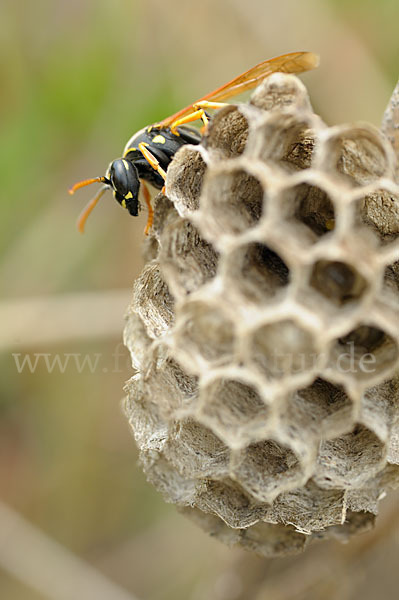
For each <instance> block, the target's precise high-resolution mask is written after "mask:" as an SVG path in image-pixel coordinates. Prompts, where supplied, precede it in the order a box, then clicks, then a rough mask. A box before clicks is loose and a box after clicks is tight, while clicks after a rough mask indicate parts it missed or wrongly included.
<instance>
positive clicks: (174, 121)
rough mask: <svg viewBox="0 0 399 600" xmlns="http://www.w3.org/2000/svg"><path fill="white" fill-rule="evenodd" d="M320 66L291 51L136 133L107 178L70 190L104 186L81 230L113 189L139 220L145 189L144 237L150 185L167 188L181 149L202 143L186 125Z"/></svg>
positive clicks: (81, 183) (82, 219) (86, 211)
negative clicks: (264, 85)
mask: <svg viewBox="0 0 399 600" xmlns="http://www.w3.org/2000/svg"><path fill="white" fill-rule="evenodd" d="M318 62H319V61H318V57H317V56H316V55H315V54H313V53H312V52H291V53H289V54H283V55H282V56H277V57H275V58H271V59H269V60H265V61H263V62H261V63H259V64H258V65H255V66H254V67H252V68H251V69H249V70H248V71H245V73H242V74H241V75H238V77H235V78H234V79H232V80H231V81H229V82H228V83H226V84H224V85H222V86H221V87H219V88H217V89H216V90H214V91H213V92H210V93H209V94H206V95H205V96H203V97H202V98H200V99H199V100H197V101H196V102H194V103H193V104H189V105H188V106H186V107H185V108H183V109H182V110H179V111H178V112H177V113H175V114H174V115H171V116H170V117H167V118H166V119H164V120H163V121H161V122H160V123H156V124H154V125H150V126H149V127H145V128H144V129H141V130H140V131H139V132H138V133H135V134H134V135H133V136H132V137H131V138H130V140H129V141H128V143H127V144H126V146H125V149H124V151H123V156H122V158H117V159H116V160H113V161H112V162H111V164H110V165H109V167H108V170H107V172H106V175H104V176H102V177H94V178H92V179H85V180H84V181H79V182H78V183H75V185H74V186H73V187H72V188H71V189H70V190H69V192H70V193H71V194H73V193H74V192H75V191H76V190H78V189H80V188H82V187H84V186H86V185H90V184H91V183H95V182H99V183H103V184H104V185H103V186H102V187H101V189H100V191H99V192H98V193H97V194H96V195H95V196H94V198H93V199H92V200H91V201H90V202H89V204H88V205H87V206H86V208H85V209H84V210H83V212H82V213H81V215H80V217H79V220H78V229H79V231H81V232H83V230H84V226H85V223H86V220H87V217H88V216H89V214H90V213H91V211H92V210H93V208H94V207H95V206H96V204H97V202H98V201H99V199H100V198H101V196H102V195H103V194H104V192H105V191H106V190H107V189H108V188H111V189H112V190H113V193H114V197H115V199H116V200H117V201H118V202H119V204H121V205H122V206H123V207H124V208H126V209H127V210H128V211H129V213H130V214H131V215H132V216H134V217H136V216H137V215H138V211H139V192H140V187H142V188H143V195H144V200H145V202H146V204H147V207H148V219H147V225H146V228H145V231H144V233H145V234H148V232H149V230H150V228H151V225H152V221H153V214H154V213H153V209H152V206H151V198H150V193H149V191H148V188H147V186H146V182H148V183H150V184H152V185H153V186H154V187H155V188H157V189H162V188H163V187H164V185H165V180H166V171H167V169H168V167H169V164H170V163H171V161H172V159H173V157H174V155H175V154H176V152H177V151H178V150H179V148H181V147H182V146H184V145H185V144H199V143H200V141H201V132H200V131H199V130H197V129H194V128H191V127H187V123H192V122H193V121H197V120H202V121H203V123H204V126H205V127H206V126H207V124H208V122H209V115H208V113H207V112H206V110H207V109H216V110H217V109H219V108H222V107H223V106H225V105H226V103H224V102H222V100H227V99H228V98H232V97H233V96H236V95H238V94H241V93H242V92H245V91H246V90H250V89H252V88H254V87H255V86H256V85H257V84H259V83H260V82H261V81H263V79H265V78H266V77H268V76H269V75H271V74H272V73H276V72H277V71H279V72H282V73H302V72H303V71H308V70H310V69H313V68H315V67H317V65H318Z"/></svg>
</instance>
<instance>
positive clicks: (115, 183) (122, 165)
mask: <svg viewBox="0 0 399 600" xmlns="http://www.w3.org/2000/svg"><path fill="white" fill-rule="evenodd" d="M109 179H110V181H111V185H112V187H113V189H114V195H115V198H116V200H117V201H118V202H119V204H121V205H122V206H123V207H124V208H127V209H128V211H129V213H130V214H131V215H132V216H133V217H137V215H138V196H139V190H140V181H139V174H138V171H137V169H136V167H135V166H134V165H133V163H132V162H131V161H130V160H127V159H125V158H118V159H116V160H114V161H113V162H112V163H111V166H110V168H109Z"/></svg>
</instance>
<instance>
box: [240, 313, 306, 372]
mask: <svg viewBox="0 0 399 600" xmlns="http://www.w3.org/2000/svg"><path fill="white" fill-rule="evenodd" d="M246 360H247V361H248V363H249V364H254V366H256V367H257V369H258V370H259V371H260V372H261V373H262V374H263V375H266V377H268V378H270V379H283V378H288V377H293V376H295V375H301V374H303V373H304V372H306V371H309V370H312V369H314V368H315V366H316V365H317V362H318V352H317V348H316V344H315V340H314V338H313V335H312V333H311V332H310V331H308V330H307V329H305V328H304V327H303V326H302V325H299V324H298V323H296V322H295V321H294V320H293V319H283V320H279V321H276V322H275V323H268V324H265V325H262V326H261V327H259V328H258V329H256V330H255V331H254V332H253V334H252V337H251V339H250V342H249V351H248V356H247V357H246Z"/></svg>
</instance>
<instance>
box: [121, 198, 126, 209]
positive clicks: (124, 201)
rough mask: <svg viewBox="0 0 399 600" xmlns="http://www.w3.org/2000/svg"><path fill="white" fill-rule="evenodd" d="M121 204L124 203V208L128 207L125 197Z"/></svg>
mask: <svg viewBox="0 0 399 600" xmlns="http://www.w3.org/2000/svg"><path fill="white" fill-rule="evenodd" d="M121 204H122V206H123V208H126V200H125V199H123V200H122V202H121Z"/></svg>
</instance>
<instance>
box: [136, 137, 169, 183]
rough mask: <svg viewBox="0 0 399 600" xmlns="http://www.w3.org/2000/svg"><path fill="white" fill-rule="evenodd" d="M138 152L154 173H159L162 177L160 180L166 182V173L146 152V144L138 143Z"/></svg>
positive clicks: (148, 152) (153, 157)
mask: <svg viewBox="0 0 399 600" xmlns="http://www.w3.org/2000/svg"><path fill="white" fill-rule="evenodd" d="M139 150H140V152H141V154H142V155H143V156H144V158H145V159H146V161H147V162H148V164H149V165H150V166H151V167H152V168H153V169H154V171H156V172H157V173H159V174H160V176H161V177H162V179H163V180H164V181H165V180H166V171H164V170H163V168H162V167H161V165H160V164H159V161H158V160H157V159H156V158H155V156H154V155H153V154H151V152H150V151H149V150H148V144H146V143H145V142H140V144H139Z"/></svg>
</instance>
